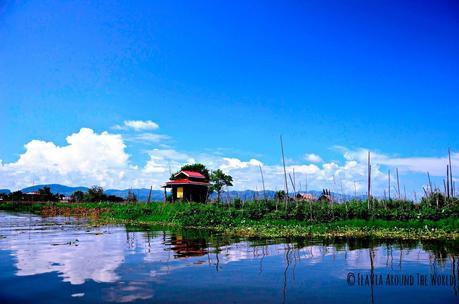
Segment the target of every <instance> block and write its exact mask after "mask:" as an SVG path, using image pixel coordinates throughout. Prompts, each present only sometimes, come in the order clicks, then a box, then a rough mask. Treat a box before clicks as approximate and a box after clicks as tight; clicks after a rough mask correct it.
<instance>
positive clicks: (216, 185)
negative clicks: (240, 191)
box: [209, 169, 233, 203]
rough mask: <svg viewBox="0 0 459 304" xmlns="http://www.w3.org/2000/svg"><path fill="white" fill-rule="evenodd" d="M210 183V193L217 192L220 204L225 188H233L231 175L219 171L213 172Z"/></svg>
mask: <svg viewBox="0 0 459 304" xmlns="http://www.w3.org/2000/svg"><path fill="white" fill-rule="evenodd" d="M210 182H211V186H210V189H209V193H212V192H213V191H216V192H217V202H218V203H219V202H220V197H221V193H222V190H223V187H229V186H232V185H233V178H232V177H231V176H230V175H228V174H225V173H223V171H222V170H220V169H218V170H215V171H213V172H212V174H211V175H210Z"/></svg>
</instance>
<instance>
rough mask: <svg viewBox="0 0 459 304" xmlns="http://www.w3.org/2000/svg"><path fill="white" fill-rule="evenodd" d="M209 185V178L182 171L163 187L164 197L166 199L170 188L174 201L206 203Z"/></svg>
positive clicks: (196, 173)
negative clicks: (167, 190)
mask: <svg viewBox="0 0 459 304" xmlns="http://www.w3.org/2000/svg"><path fill="white" fill-rule="evenodd" d="M209 185H210V184H209V180H208V178H207V177H205V176H204V175H202V174H201V173H199V172H194V171H180V172H178V173H177V174H175V175H174V176H173V178H172V179H171V180H169V181H168V182H166V184H165V185H164V186H163V188H164V197H166V189H167V188H170V189H171V192H172V201H177V200H178V201H187V202H198V203H205V202H206V200H207V195H208V191H209Z"/></svg>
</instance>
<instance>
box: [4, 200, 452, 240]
mask: <svg viewBox="0 0 459 304" xmlns="http://www.w3.org/2000/svg"><path fill="white" fill-rule="evenodd" d="M189 206H190V204H188V203H181V204H179V203H176V204H163V203H152V204H150V205H146V204H142V203H138V204H116V203H79V204H64V203H34V204H21V203H11V202H0V210H3V211H19V212H21V211H22V212H31V213H34V214H38V215H41V216H45V217H50V216H68V217H82V218H88V219H89V220H90V221H91V222H92V223H95V224H99V225H100V224H102V225H103V224H125V225H132V226H139V227H145V228H148V227H149V226H150V227H151V226H162V227H169V228H175V229H196V230H206V231H211V232H215V233H221V234H223V235H226V236H231V237H247V238H296V237H300V238H316V237H317V238H356V239H357V238H370V239H379V240H384V239H387V240H389V239H390V240H395V239H398V240H449V241H459V219H458V218H457V217H447V218H443V219H439V220H437V221H432V220H408V221H394V220H383V219H373V220H366V219H357V218H354V219H347V220H336V221H330V222H317V223H309V222H307V221H298V220H295V219H289V220H279V219H276V220H275V219H267V218H263V219H260V220H253V219H245V218H243V217H241V218H239V217H235V218H223V219H222V218H220V222H219V223H217V222H215V223H212V221H213V219H212V218H211V219H210V220H209V222H208V223H205V224H203V223H199V222H198V221H195V217H199V218H201V217H202V218H206V217H208V214H207V213H206V211H209V210H211V211H212V208H213V209H214V210H213V211H215V210H217V209H215V208H219V209H224V208H226V207H224V206H219V207H215V206H214V207H212V208H209V207H206V206H205V205H197V204H196V205H193V210H192V211H193V212H191V215H190V214H189V213H190V212H189V210H188V209H189ZM195 210H198V212H197V213H196V212H194V211H195ZM200 212H201V213H200ZM218 216H219V215H216V216H215V217H217V218H218Z"/></svg>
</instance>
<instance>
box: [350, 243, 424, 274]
mask: <svg viewBox="0 0 459 304" xmlns="http://www.w3.org/2000/svg"><path fill="white" fill-rule="evenodd" d="M373 252H374V258H373V267H374V268H386V267H389V268H390V267H399V266H400V263H402V264H403V263H407V262H416V263H418V264H424V265H429V263H430V260H431V258H432V254H431V253H429V252H426V251H423V250H421V249H403V250H400V249H399V248H386V247H378V248H374V249H373ZM346 265H347V266H348V267H349V268H354V269H370V268H371V260H370V254H369V250H368V249H357V250H350V251H348V252H347V256H346Z"/></svg>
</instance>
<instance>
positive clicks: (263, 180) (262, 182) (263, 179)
mask: <svg viewBox="0 0 459 304" xmlns="http://www.w3.org/2000/svg"><path fill="white" fill-rule="evenodd" d="M258 167H259V168H260V174H261V184H262V185H263V197H264V199H265V200H266V189H265V178H264V177H263V170H262V169H261V165H260V164H259V165H258Z"/></svg>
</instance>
